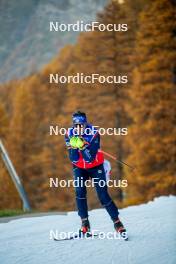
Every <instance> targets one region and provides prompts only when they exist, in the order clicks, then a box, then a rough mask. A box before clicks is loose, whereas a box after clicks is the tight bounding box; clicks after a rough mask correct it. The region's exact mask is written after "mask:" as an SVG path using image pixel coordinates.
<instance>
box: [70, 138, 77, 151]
mask: <svg viewBox="0 0 176 264" xmlns="http://www.w3.org/2000/svg"><path fill="white" fill-rule="evenodd" d="M70 146H71V147H72V148H77V137H71V139H70Z"/></svg>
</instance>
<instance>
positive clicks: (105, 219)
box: [0, 196, 176, 264]
mask: <svg viewBox="0 0 176 264" xmlns="http://www.w3.org/2000/svg"><path fill="white" fill-rule="evenodd" d="M120 216H121V219H122V221H123V222H124V224H125V226H126V228H127V230H128V234H129V237H130V239H129V241H123V240H114V239H113V240H108V239H97V238H96V239H93V240H92V239H90V240H86V239H84V240H74V241H73V240H70V241H62V242H56V241H54V240H51V239H50V237H49V236H50V230H58V232H63V231H74V230H77V228H78V227H79V226H80V220H79V217H78V216H77V213H76V212H69V213H68V215H59V216H58V215H57V216H55V215H54V216H45V217H34V218H23V219H18V220H14V221H11V222H9V223H4V224H0V263H1V264H23V263H24V264H28V263H30V264H38V263H41V264H45V263H46V264H56V263H59V264H62V263H64V264H75V263H77V264H78V263H81V264H89V263H91V264H94V263H96V264H99V263H101V264H113V263H114V264H115V263H119V264H127V263H128V264H145V263H146V264H158V263H159V264H174V263H176V250H175V249H176V221H175V217H176V197H175V196H169V197H160V198H156V199H155V200H154V201H152V202H149V203H147V204H142V205H139V206H131V207H128V208H125V209H122V210H120ZM90 221H91V226H92V229H98V230H100V231H105V232H109V231H111V232H113V231H114V230H113V225H112V222H111V220H110V219H109V216H108V215H107V213H106V211H105V210H104V209H97V210H93V211H90Z"/></svg>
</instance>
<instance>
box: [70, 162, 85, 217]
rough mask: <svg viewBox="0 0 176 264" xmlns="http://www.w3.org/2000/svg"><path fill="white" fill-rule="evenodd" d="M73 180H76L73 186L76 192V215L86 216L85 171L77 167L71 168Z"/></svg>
mask: <svg viewBox="0 0 176 264" xmlns="http://www.w3.org/2000/svg"><path fill="white" fill-rule="evenodd" d="M73 174H74V180H76V183H77V187H75V194H76V204H77V208H78V215H79V216H80V217H81V219H83V220H84V219H87V218H88V207H87V190H86V186H85V181H86V180H87V176H86V175H85V171H84V170H83V169H80V168H78V167H74V168H73Z"/></svg>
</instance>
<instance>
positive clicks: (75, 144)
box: [70, 137, 85, 149]
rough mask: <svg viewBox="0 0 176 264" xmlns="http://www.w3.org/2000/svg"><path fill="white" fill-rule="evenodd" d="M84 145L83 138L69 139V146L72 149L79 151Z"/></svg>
mask: <svg viewBox="0 0 176 264" xmlns="http://www.w3.org/2000/svg"><path fill="white" fill-rule="evenodd" d="M84 145H85V141H84V139H83V138H80V137H72V138H71V139H70V146H71V147H72V148H79V149H82V148H83V147H84Z"/></svg>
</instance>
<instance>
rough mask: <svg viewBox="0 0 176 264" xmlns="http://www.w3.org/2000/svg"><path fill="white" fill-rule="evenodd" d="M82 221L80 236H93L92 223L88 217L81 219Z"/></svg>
mask: <svg viewBox="0 0 176 264" xmlns="http://www.w3.org/2000/svg"><path fill="white" fill-rule="evenodd" d="M81 221H82V225H81V229H80V230H79V236H81V237H82V236H87V237H88V236H89V235H90V236H91V232H90V223H89V220H88V218H84V219H81Z"/></svg>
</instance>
